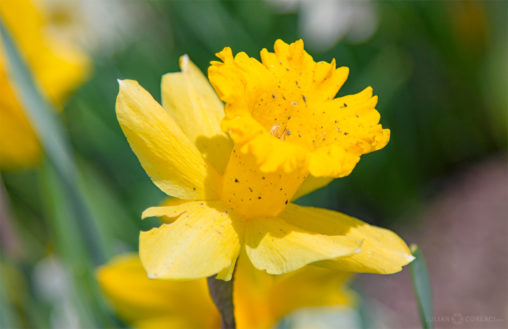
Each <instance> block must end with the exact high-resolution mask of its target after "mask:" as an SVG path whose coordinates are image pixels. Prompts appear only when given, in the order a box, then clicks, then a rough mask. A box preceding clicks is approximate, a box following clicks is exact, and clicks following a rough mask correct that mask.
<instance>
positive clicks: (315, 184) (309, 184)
mask: <svg viewBox="0 0 508 329" xmlns="http://www.w3.org/2000/svg"><path fill="white" fill-rule="evenodd" d="M332 180H333V178H329V177H314V176H310V175H309V176H308V177H307V178H306V179H305V180H304V181H303V183H302V185H300V187H299V188H298V190H297V191H296V193H295V195H293V198H292V200H296V199H298V198H301V197H302V196H304V195H306V194H309V193H312V192H314V191H315V190H318V189H320V188H322V187H325V186H326V185H328V184H330V183H331V182H332Z"/></svg>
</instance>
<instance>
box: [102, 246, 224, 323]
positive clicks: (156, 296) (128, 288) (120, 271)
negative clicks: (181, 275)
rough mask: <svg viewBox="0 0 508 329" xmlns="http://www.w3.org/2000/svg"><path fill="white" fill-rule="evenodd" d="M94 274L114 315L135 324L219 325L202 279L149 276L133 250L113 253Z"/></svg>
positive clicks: (204, 281)
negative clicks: (154, 278)
mask: <svg viewBox="0 0 508 329" xmlns="http://www.w3.org/2000/svg"><path fill="white" fill-rule="evenodd" d="M96 276H97V280H98V281H99V283H100V286H101V288H102V291H103V292H104V294H105V295H106V296H107V297H108V299H109V301H110V302H111V303H112V306H113V308H114V309H115V311H116V312H117V313H118V315H119V316H120V317H121V318H122V319H123V320H124V321H126V322H127V323H129V324H131V325H134V326H135V327H136V328H142V329H148V328H157V326H156V324H159V325H160V327H159V328H175V329H176V328H217V329H218V327H219V326H218V323H219V314H218V312H217V310H216V308H215V306H214V304H213V302H212V300H211V298H210V296H209V294H208V287H207V284H206V280H204V279H202V280H192V281H171V280H153V279H149V278H148V277H147V274H146V272H145V270H144V268H143V266H142V265H141V261H140V260H139V257H138V255H137V254H126V255H122V256H119V257H116V258H115V259H113V260H112V261H110V262H109V263H108V264H106V265H104V266H101V267H100V268H99V269H98V270H97V272H96ZM196 314H200V316H199V317H196V316H195V315H196Z"/></svg>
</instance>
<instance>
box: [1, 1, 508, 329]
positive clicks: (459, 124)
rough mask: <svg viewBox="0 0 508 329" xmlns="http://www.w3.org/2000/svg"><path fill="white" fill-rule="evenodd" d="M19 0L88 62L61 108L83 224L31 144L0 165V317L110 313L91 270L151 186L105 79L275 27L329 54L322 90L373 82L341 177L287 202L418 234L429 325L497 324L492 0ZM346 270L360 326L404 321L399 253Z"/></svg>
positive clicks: (507, 103) (149, 195) (148, 201)
mask: <svg viewBox="0 0 508 329" xmlns="http://www.w3.org/2000/svg"><path fill="white" fill-rule="evenodd" d="M36 2H37V4H38V6H40V8H41V11H42V12H43V14H44V17H45V19H46V21H47V23H48V25H47V27H46V28H47V33H51V34H54V35H55V36H57V37H58V38H62V40H70V41H72V42H73V43H75V44H78V45H79V46H80V47H81V48H82V49H84V51H85V52H86V53H87V54H88V56H90V58H91V62H92V65H91V68H90V73H89V75H88V79H87V81H86V82H85V83H84V84H82V85H81V86H80V87H79V88H77V89H76V90H75V91H74V93H72V95H71V96H70V98H69V99H68V100H67V102H66V103H65V105H64V110H63V112H62V116H61V118H62V120H63V123H64V126H65V132H66V135H67V136H68V139H69V141H70V143H71V145H72V148H73V153H74V156H75V159H76V164H77V168H78V172H79V177H80V179H79V181H78V183H79V186H80V189H81V190H82V191H83V193H84V195H85V196H86V203H87V204H88V205H89V207H90V209H91V218H92V221H89V222H87V223H85V225H88V226H92V229H90V230H88V231H83V229H82V224H81V226H80V224H79V222H80V219H79V218H74V217H75V215H74V214H73V213H72V211H70V210H69V209H68V208H69V204H68V200H67V199H66V195H65V189H64V188H62V186H61V184H59V182H58V178H57V177H56V176H55V174H54V172H52V170H51V169H50V168H48V167H49V166H48V164H47V161H42V163H40V164H39V165H38V166H36V167H33V168H30V169H18V170H3V171H1V176H0V177H1V179H2V182H3V187H1V192H0V193H1V198H2V207H0V211H1V214H0V217H1V221H0V239H1V240H0V248H1V249H0V252H1V253H0V310H2V311H0V318H1V317H2V316H3V317H4V319H6V318H7V316H8V317H9V318H10V319H11V320H10V321H11V323H15V324H16V325H17V326H19V327H26V328H50V327H51V328H78V327H79V328H92V327H118V326H122V325H123V324H122V323H121V321H120V320H118V319H116V318H115V317H114V316H113V315H112V313H111V311H110V310H109V308H108V306H107V303H106V302H105V301H104V299H103V298H102V296H101V295H100V292H99V290H98V289H97V287H96V286H95V283H94V279H93V271H94V268H95V267H96V266H97V265H100V264H101V263H103V262H105V261H107V260H109V259H111V258H112V257H113V256H115V255H117V254H119V253H122V252H126V251H132V250H136V249H137V238H138V231H139V230H140V229H146V228H147V226H145V225H149V224H146V223H141V220H140V214H141V212H142V210H144V209H145V208H147V207H149V206H153V205H156V204H158V202H160V201H161V200H162V199H163V198H164V194H163V193H162V192H161V191H159V190H158V189H157V188H156V187H155V186H154V185H153V184H152V183H151V181H150V180H149V178H148V176H147V175H146V174H145V172H144V171H143V169H142V168H141V166H140V165H139V163H138V161H137V159H136V158H135V156H134V154H133V153H132V151H131V150H130V148H129V146H128V144H127V141H126V139H125V137H124V135H123V134H122V132H121V130H120V127H119V125H118V122H117V120H116V116H115V111H114V104H115V98H116V95H117V92H118V86H117V82H116V79H119V78H120V79H123V78H129V79H135V80H138V81H139V82H140V84H141V85H142V86H143V87H144V88H146V89H147V90H148V91H150V92H151V93H152V95H154V97H155V98H156V99H158V100H160V90H159V89H160V79H161V76H162V75H163V74H164V73H167V72H174V71H177V70H179V69H178V58H179V56H181V55H182V54H188V55H189V56H190V57H191V59H192V60H193V61H194V62H195V63H196V64H197V65H198V66H199V67H200V68H201V69H202V70H203V71H206V69H207V67H208V63H209V62H210V61H211V60H213V59H214V54H215V53H216V52H217V51H219V50H221V49H222V48H223V47H224V46H230V47H232V48H233V51H234V52H238V51H246V52H247V53H248V54H249V55H251V56H255V57H258V54H259V51H260V49H262V48H268V49H269V50H272V49H273V48H272V47H273V43H274V41H275V40H276V39H278V38H281V39H283V40H284V41H286V42H292V41H295V40H297V39H299V38H303V40H304V42H305V45H306V50H307V51H308V52H309V53H310V54H311V55H312V56H313V57H314V59H315V60H316V61H318V60H324V61H330V60H331V59H332V58H335V59H336V60H337V63H338V65H340V66H348V67H349V68H350V77H349V79H348V81H347V82H346V84H345V86H344V87H343V88H342V89H341V91H340V92H339V95H345V94H350V93H356V92H359V91H361V90H362V89H363V88H365V87H366V86H372V87H373V88H374V92H375V94H377V95H378V96H379V103H378V106H377V109H378V111H379V112H380V113H381V123H382V124H383V126H385V127H387V128H389V129H391V132H392V135H391V140H390V143H389V144H388V146H387V147H386V148H384V149H383V150H381V151H378V152H375V153H373V154H370V155H366V156H364V157H363V158H362V161H360V163H359V165H358V166H357V167H356V169H355V170H354V171H353V173H352V174H351V175H350V176H348V177H346V178H343V179H338V180H336V181H334V182H333V183H332V184H330V185H329V186H328V187H326V188H324V189H321V190H319V191H316V192H314V193H313V194H311V195H308V196H306V197H304V198H302V199H301V200H299V203H301V204H306V205H313V206H320V207H325V208H330V209H336V210H339V211H341V212H344V213H347V214H349V215H352V216H355V217H358V218H360V219H362V220H365V221H367V222H369V223H372V224H376V225H380V226H383V227H387V228H390V229H392V230H394V231H395V232H397V233H399V234H400V235H401V236H403V237H404V239H405V240H406V241H407V242H408V243H416V244H418V245H419V246H420V248H421V250H422V251H423V253H424V255H425V256H426V260H427V265H428V267H429V272H430V277H431V281H432V291H433V296H434V308H435V312H434V324H435V327H436V328H505V327H506V326H507V321H508V300H507V296H508V287H507V284H508V280H507V278H508V242H506V241H507V239H506V237H507V236H508V227H507V226H508V224H507V223H508V221H507V219H508V218H507V217H508V162H507V153H506V151H507V128H508V90H507V77H508V62H507V60H508V51H507V50H508V44H507V42H508V33H507V32H508V27H507V22H508V5H507V2H505V1H374V0H372V1H369V0H358V1H354V0H349V1H346V0H315V1H312V0H249V1H239V0H238V1H231V0H230V1H226V0H208V1H204V0H203V1H183V0H182V1H176V0H175V1H163V0H145V1H142V0H37V1H36ZM1 110H2V109H0V111H1ZM90 232H96V234H93V233H90ZM87 234H88V236H87ZM90 234H91V236H90ZM87 239H88V240H92V241H94V243H95V244H96V246H97V247H96V250H90V248H89V247H87V242H86V240H87ZM354 287H355V288H356V289H357V291H359V293H360V294H361V295H362V296H363V300H364V303H363V306H362V312H360V313H362V314H363V316H362V317H361V318H362V320H361V321H357V322H358V323H359V324H358V326H359V327H361V326H363V327H365V328H418V327H419V326H420V324H419V320H418V312H417V306H416V302H415V299H414V295H413V292H412V290H411V283H410V280H409V274H408V269H407V268H406V269H405V270H404V271H403V272H402V273H400V274H397V275H393V276H379V275H358V276H357V278H356V280H355V282H354ZM332 322H333V321H332ZM353 322H354V321H353ZM0 323H2V321H0ZM350 325H351V326H353V327H356V324H354V325H353V324H350ZM332 327H333V326H332Z"/></svg>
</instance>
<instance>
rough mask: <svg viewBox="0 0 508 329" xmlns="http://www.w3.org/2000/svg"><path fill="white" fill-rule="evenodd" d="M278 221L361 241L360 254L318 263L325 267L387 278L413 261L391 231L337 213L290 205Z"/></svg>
mask: <svg viewBox="0 0 508 329" xmlns="http://www.w3.org/2000/svg"><path fill="white" fill-rule="evenodd" d="M279 217H282V218H284V219H285V220H286V221H287V222H289V223H290V224H292V225H295V226H296V227H299V228H302V229H305V230H313V231H315V232H320V233H322V232H328V234H337V235H344V236H348V237H352V238H355V239H358V240H362V241H363V243H362V248H361V251H360V252H359V253H356V254H352V255H350V256H346V257H340V258H337V259H335V260H328V261H326V262H321V264H323V265H326V266H330V267H333V268H336V269H340V270H343V271H353V272H370V273H382V274H388V273H395V272H398V271H400V270H401V269H402V266H404V265H407V264H408V263H410V262H411V261H412V260H413V256H412V255H411V252H410V250H409V248H408V246H407V245H406V243H405V242H404V241H403V240H402V239H401V238H400V237H399V236H397V235H396V234H395V233H393V232H392V231H389V230H386V229H383V228H380V227H377V226H373V225H369V224H367V223H365V222H362V221H360V220H358V219H356V218H353V217H350V216H347V215H344V214H341V213H339V212H336V211H331V210H326V209H320V208H313V207H301V206H297V205H294V204H291V205H289V206H288V207H286V209H285V210H284V212H282V213H281V214H280V215H279Z"/></svg>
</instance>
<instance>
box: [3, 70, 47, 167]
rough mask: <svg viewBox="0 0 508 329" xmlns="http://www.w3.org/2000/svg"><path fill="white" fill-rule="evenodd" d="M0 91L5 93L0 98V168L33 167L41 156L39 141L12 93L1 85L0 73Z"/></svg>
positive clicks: (7, 87) (4, 85)
mask: <svg viewBox="0 0 508 329" xmlns="http://www.w3.org/2000/svg"><path fill="white" fill-rule="evenodd" d="M0 65H1V63H0ZM0 70H1V69H0ZM0 90H1V91H2V93H3V92H4V91H5V93H3V95H4V97H3V98H2V97H0V168H1V169H14V168H19V167H26V166H33V165H35V164H36V163H37V162H38V161H39V159H40V155H41V147H40V144H39V140H38V138H37V135H36V134H35V131H34V129H33V128H32V125H31V124H30V122H29V121H28V118H27V117H26V115H25V113H24V112H23V109H22V108H21V106H20V104H18V103H17V100H16V99H15V98H14V91H12V90H11V89H10V86H8V85H7V84H3V83H2V77H1V72H0Z"/></svg>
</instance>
